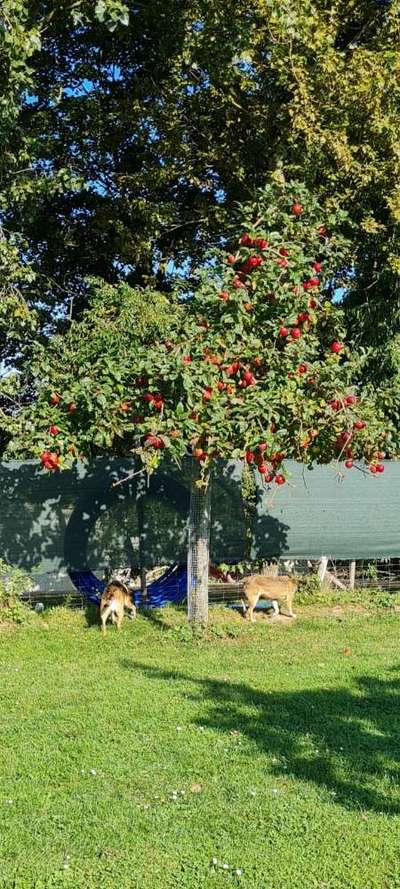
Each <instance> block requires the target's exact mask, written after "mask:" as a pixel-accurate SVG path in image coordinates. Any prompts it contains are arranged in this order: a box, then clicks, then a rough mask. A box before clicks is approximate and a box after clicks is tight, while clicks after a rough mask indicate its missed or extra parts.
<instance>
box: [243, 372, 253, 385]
mask: <svg viewBox="0 0 400 889" xmlns="http://www.w3.org/2000/svg"><path fill="white" fill-rule="evenodd" d="M242 380H243V382H244V383H246V386H252V385H253V384H254V383H255V377H254V374H252V373H251V371H250V370H246V371H245V372H244V374H243V376H242Z"/></svg>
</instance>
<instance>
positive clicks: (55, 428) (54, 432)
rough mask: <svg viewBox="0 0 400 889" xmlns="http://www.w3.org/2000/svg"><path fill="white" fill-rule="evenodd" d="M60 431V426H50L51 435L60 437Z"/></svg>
mask: <svg viewBox="0 0 400 889" xmlns="http://www.w3.org/2000/svg"><path fill="white" fill-rule="evenodd" d="M59 431H60V430H59V428H58V426H50V429H49V432H50V435H58V433H59Z"/></svg>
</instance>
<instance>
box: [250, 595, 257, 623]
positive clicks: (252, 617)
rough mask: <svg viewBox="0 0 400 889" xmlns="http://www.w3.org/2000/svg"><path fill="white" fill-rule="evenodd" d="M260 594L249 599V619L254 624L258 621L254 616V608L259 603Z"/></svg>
mask: <svg viewBox="0 0 400 889" xmlns="http://www.w3.org/2000/svg"><path fill="white" fill-rule="evenodd" d="M258 599H259V596H256V597H254V599H249V607H248V609H247V617H248V620H249V621H251V623H252V624H255V623H256V619H255V617H254V609H255V607H256V605H257V602H258Z"/></svg>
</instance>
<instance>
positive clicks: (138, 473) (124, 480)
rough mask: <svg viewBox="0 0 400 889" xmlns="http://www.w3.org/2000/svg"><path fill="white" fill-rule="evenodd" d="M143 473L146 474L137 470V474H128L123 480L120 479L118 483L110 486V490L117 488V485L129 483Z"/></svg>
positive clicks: (141, 470) (142, 470) (143, 470)
mask: <svg viewBox="0 0 400 889" xmlns="http://www.w3.org/2000/svg"><path fill="white" fill-rule="evenodd" d="M143 472H146V470H145V469H138V470H137V472H130V473H129V475H126V476H125V478H120V479H119V481H118V482H114V483H113V484H112V485H111V489H113V488H118V486H119V485H123V484H124V483H125V482H130V480H131V478H135V475H142V473H143Z"/></svg>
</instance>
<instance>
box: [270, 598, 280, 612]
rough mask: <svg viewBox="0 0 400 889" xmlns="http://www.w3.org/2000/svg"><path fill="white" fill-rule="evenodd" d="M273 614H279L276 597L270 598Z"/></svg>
mask: <svg viewBox="0 0 400 889" xmlns="http://www.w3.org/2000/svg"><path fill="white" fill-rule="evenodd" d="M271 602H272V608H273V610H274V614H279V603H278V600H277V599H271Z"/></svg>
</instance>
